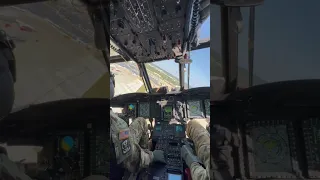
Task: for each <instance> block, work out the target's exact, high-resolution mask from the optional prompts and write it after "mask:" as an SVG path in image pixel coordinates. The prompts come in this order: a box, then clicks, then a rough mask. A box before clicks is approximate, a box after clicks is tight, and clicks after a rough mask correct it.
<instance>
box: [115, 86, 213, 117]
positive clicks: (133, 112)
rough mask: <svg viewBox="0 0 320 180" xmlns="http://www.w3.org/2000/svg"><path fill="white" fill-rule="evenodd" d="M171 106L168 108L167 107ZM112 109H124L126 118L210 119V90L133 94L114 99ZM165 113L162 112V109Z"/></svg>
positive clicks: (197, 89) (196, 89) (198, 89)
mask: <svg viewBox="0 0 320 180" xmlns="http://www.w3.org/2000/svg"><path fill="white" fill-rule="evenodd" d="M166 104H167V105H170V106H168V107H166V106H165V105H166ZM111 106H112V107H123V108H124V109H125V111H126V112H125V115H124V116H125V117H126V118H136V117H145V118H155V119H162V120H168V118H167V117H170V116H171V117H172V116H175V117H176V118H184V117H188V118H204V117H210V90H209V88H195V89H190V90H189V91H187V92H182V93H177V94H147V93H131V94H123V95H120V96H117V97H114V98H113V99H112V100H111ZM163 108H164V109H165V111H162V109H163Z"/></svg>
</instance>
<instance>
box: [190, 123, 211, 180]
mask: <svg viewBox="0 0 320 180" xmlns="http://www.w3.org/2000/svg"><path fill="white" fill-rule="evenodd" d="M206 127H208V122H207V120H206V119H194V120H192V121H189V123H188V124H187V129H186V133H187V136H188V137H189V138H190V139H191V140H192V141H193V143H194V145H195V150H196V155H197V157H198V158H199V159H200V161H201V162H202V163H203V165H204V166H205V168H203V167H202V166H201V165H200V164H199V163H192V164H191V167H189V168H190V171H191V176H192V179H196V180H209V179H210V176H211V175H210V173H212V172H211V171H210V169H211V163H210V134H209V132H208V131H207V130H206Z"/></svg>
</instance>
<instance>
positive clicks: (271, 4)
mask: <svg viewBox="0 0 320 180" xmlns="http://www.w3.org/2000/svg"><path fill="white" fill-rule="evenodd" d="M319 6H320V1H308V2H307V3H305V2H304V1H301V0H281V1H276V2H275V1H265V3H264V4H263V5H261V6H259V7H257V8H256V18H255V45H254V48H255V54H254V59H255V60H254V73H255V74H256V76H258V77H260V78H261V79H263V80H265V81H268V82H275V81H282V80H294V79H319V78H320V70H319V69H320V23H318V22H319V17H320V11H319ZM214 14H215V15H216V16H215V20H214V21H213V25H212V26H213V27H214V28H213V31H219V30H220V27H221V26H220V24H219V21H218V19H219V18H220V17H218V16H220V15H219V9H218V8H217V7H215V8H214ZM242 15H243V20H244V21H243V27H244V29H243V31H242V33H241V34H240V35H239V66H240V67H242V68H243V69H248V68H247V67H248V55H247V54H248V48H247V47H248V46H247V42H248V25H249V21H248V17H249V9H248V8H242ZM211 16H213V15H212V14H211ZM219 38H220V34H219V33H217V34H216V36H215V37H211V40H212V42H211V45H212V47H214V48H215V50H216V51H217V52H220V50H221V49H220V47H221V44H220V41H219Z"/></svg>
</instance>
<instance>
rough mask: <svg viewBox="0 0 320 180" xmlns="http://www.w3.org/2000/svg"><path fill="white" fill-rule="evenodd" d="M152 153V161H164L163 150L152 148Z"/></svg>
mask: <svg viewBox="0 0 320 180" xmlns="http://www.w3.org/2000/svg"><path fill="white" fill-rule="evenodd" d="M152 153H153V162H161V163H166V159H165V158H164V152H163V151H161V150H154V151H153V152H152Z"/></svg>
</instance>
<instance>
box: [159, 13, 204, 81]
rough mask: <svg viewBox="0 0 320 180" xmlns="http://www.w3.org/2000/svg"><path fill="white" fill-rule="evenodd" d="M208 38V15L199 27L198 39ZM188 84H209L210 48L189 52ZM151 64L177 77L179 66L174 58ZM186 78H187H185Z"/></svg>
mask: <svg viewBox="0 0 320 180" xmlns="http://www.w3.org/2000/svg"><path fill="white" fill-rule="evenodd" d="M204 38H210V17H208V19H207V20H206V21H205V22H204V23H203V24H202V26H201V28H200V39H204ZM190 57H191V60H192V64H191V66H190V86H191V87H204V86H210V48H205V49H200V50H197V51H192V52H191V55H190ZM153 64H155V65H157V66H159V67H160V68H162V69H164V70H166V71H167V72H169V73H170V74H172V75H174V76H176V77H178V78H179V66H178V64H177V63H175V62H174V60H165V61H159V62H154V63H153ZM186 79H187V78H186Z"/></svg>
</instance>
